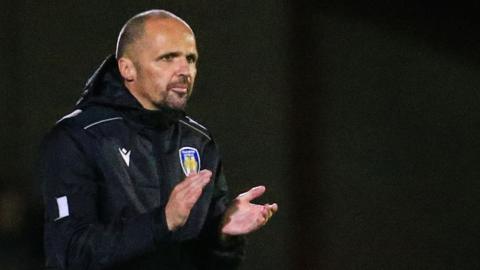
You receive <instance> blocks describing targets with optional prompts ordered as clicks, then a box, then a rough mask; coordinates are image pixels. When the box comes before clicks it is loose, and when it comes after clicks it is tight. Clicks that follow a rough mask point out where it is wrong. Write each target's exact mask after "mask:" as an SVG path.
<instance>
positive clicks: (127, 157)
mask: <svg viewBox="0 0 480 270" xmlns="http://www.w3.org/2000/svg"><path fill="white" fill-rule="evenodd" d="M118 151H120V154H121V155H122V158H123V160H124V161H125V163H126V164H127V166H130V152H131V151H130V150H128V151H127V149H125V148H118Z"/></svg>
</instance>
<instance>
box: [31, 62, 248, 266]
mask: <svg viewBox="0 0 480 270" xmlns="http://www.w3.org/2000/svg"><path fill="white" fill-rule="evenodd" d="M182 160H183V161H182ZM187 160H188V161H187ZM188 162H190V163H188ZM192 162H193V165H192ZM187 163H188V164H187ZM40 164H41V165H40V168H41V169H40V176H41V178H42V181H43V183H44V202H45V208H46V209H45V254H46V266H47V269H142V270H143V269H157V270H162V269H233V268H235V266H237V265H238V263H239V262H240V260H241V257H242V256H243V239H241V238H232V239H230V240H229V241H221V240H220V239H218V236H219V233H218V232H219V231H218V230H219V222H220V217H221V215H222V214H223V213H224V211H225V209H226V207H227V204H228V203H229V201H228V199H227V185H226V182H225V178H224V176H223V173H222V169H221V160H220V157H219V153H218V149H217V147H216V145H215V143H214V141H213V140H212V137H211V135H210V133H209V132H208V130H207V129H205V128H204V127H203V126H201V125H200V124H198V123H197V122H195V121H194V120H192V119H191V118H189V117H188V116H186V115H185V114H184V112H182V111H177V110H173V109H168V108H164V109H161V110H159V111H147V110H145V109H143V108H142V106H141V105H140V104H139V103H138V101H137V100H136V99H135V98H134V97H133V96H132V95H131V94H130V92H129V91H128V90H127V89H126V88H125V87H124V86H123V83H122V81H121V77H120V75H119V72H118V69H117V66H116V60H115V58H114V57H113V56H110V57H109V58H107V59H106V60H105V61H104V62H103V63H102V65H101V66H100V67H99V68H98V69H97V71H96V72H95V73H94V74H93V76H92V77H91V78H90V79H89V81H88V82H87V85H86V88H85V92H84V94H83V96H82V98H81V99H80V101H79V102H78V103H77V106H76V110H75V111H74V112H73V113H71V114H69V115H67V116H65V117H64V118H62V119H61V120H59V121H58V122H57V124H56V125H55V127H54V128H53V129H52V130H51V131H50V133H49V134H48V135H47V136H46V137H45V139H44V142H43V144H42V148H41V159H40ZM189 164H190V165H189ZM188 166H190V168H191V169H194V170H195V169H198V170H200V169H209V170H211V171H212V172H213V179H212V181H211V182H210V183H209V184H208V185H207V186H206V187H205V189H204V191H203V194H202V196H201V197H200V199H199V200H198V202H197V203H196V205H195V206H194V207H193V209H192V211H191V213H190V216H189V218H188V221H187V223H186V224H185V226H183V227H182V228H181V229H179V230H177V231H175V232H173V233H172V232H170V231H169V230H168V228H167V226H166V221H165V210H164V206H165V204H166V203H167V200H168V197H169V194H170V192H171V190H172V189H173V187H174V186H175V185H176V184H177V183H179V181H181V180H182V179H184V178H185V172H184V170H185V169H186V167H188ZM192 166H193V167H192ZM195 166H197V167H195Z"/></svg>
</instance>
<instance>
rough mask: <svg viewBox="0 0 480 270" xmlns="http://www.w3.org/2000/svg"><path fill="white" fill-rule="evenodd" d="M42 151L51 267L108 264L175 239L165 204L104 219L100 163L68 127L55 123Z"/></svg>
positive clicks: (47, 248)
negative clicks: (131, 215)
mask: <svg viewBox="0 0 480 270" xmlns="http://www.w3.org/2000/svg"><path fill="white" fill-rule="evenodd" d="M40 151H41V152H40V161H39V164H40V172H39V175H40V178H41V180H42V182H43V195H44V204H45V226H44V230H45V232H44V238H45V239H44V240H45V255H46V267H47V269H104V268H107V267H112V266H115V265H117V264H120V263H122V262H123V261H126V260H129V259H131V258H133V257H136V256H138V255H142V254H145V253H148V252H149V251H151V250H153V249H154V247H155V243H157V242H167V241H169V238H170V237H171V233H170V232H169V230H168V227H167V225H166V221H165V214H164V211H163V207H159V208H158V209H155V210H153V211H152V212H147V213H144V214H142V215H139V216H136V217H135V218H133V219H128V220H123V219H122V218H121V217H118V220H116V221H115V222H109V223H108V225H107V224H105V223H102V222H101V220H100V217H99V213H98V211H99V210H98V209H99V207H98V206H99V205H100V202H99V201H98V200H97V194H98V190H99V188H101V186H100V185H99V184H98V182H97V181H98V175H97V171H96V169H95V165H94V164H93V162H92V161H91V160H88V159H87V157H86V155H85V153H84V152H83V150H82V148H81V146H80V145H79V144H78V142H77V141H76V140H74V139H73V138H72V137H71V135H70V133H69V132H68V131H67V129H65V128H61V127H58V126H57V127H56V128H54V130H53V131H52V132H51V133H50V134H49V135H48V136H47V137H46V138H45V139H44V141H43V143H42V146H41V149H40Z"/></svg>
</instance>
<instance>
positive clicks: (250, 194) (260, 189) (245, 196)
mask: <svg viewBox="0 0 480 270" xmlns="http://www.w3.org/2000/svg"><path fill="white" fill-rule="evenodd" d="M263 193H265V186H256V187H254V188H252V189H250V190H249V191H247V192H245V193H242V194H240V195H238V196H237V199H239V200H243V201H247V202H249V201H251V200H253V199H256V198H258V197H260V196H262V194H263Z"/></svg>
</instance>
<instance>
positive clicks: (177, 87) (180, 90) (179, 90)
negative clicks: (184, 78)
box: [168, 83, 189, 96]
mask: <svg viewBox="0 0 480 270" xmlns="http://www.w3.org/2000/svg"><path fill="white" fill-rule="evenodd" d="M168 90H170V91H172V92H174V93H176V94H177V95H179V96H184V95H187V94H188V92H189V87H188V84H185V83H173V84H170V85H169V86H168Z"/></svg>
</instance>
